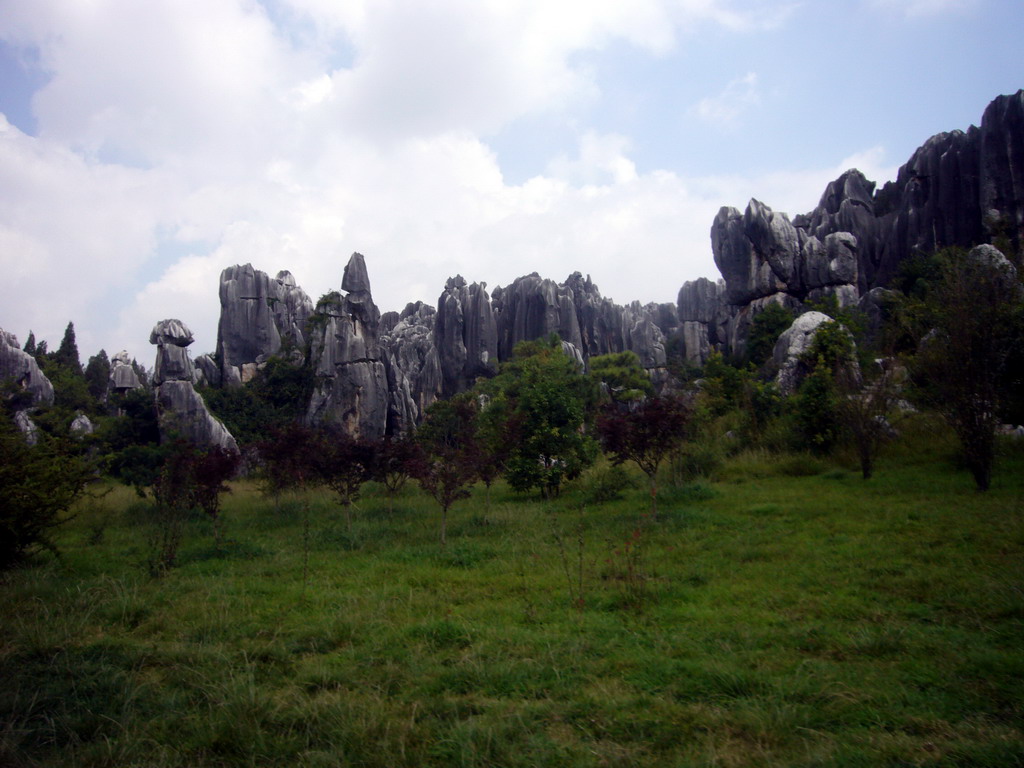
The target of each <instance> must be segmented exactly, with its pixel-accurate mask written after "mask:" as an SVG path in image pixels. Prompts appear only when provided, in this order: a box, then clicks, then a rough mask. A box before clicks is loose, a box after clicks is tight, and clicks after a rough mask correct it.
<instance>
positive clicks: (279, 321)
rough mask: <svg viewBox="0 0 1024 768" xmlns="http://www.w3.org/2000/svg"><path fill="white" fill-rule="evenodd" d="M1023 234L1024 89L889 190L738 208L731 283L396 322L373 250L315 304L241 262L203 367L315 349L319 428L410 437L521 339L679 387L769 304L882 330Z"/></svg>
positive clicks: (455, 295) (520, 287)
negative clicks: (800, 205) (930, 264)
mask: <svg viewBox="0 0 1024 768" xmlns="http://www.w3.org/2000/svg"><path fill="white" fill-rule="evenodd" d="M1022 227H1024V91H1020V92H1018V93H1016V94H1014V95H1012V96H1003V97H1000V98H998V99H996V100H995V101H993V102H992V104H991V105H989V107H988V109H987V110H986V111H985V114H984V116H983V119H982V121H981V126H980V127H979V128H975V127H971V128H969V129H968V130H967V131H966V132H964V131H953V132H951V133H942V134H938V135H937V136H934V137H932V138H931V139H929V140H928V141H927V142H925V144H924V145H923V146H922V147H921V148H920V149H918V150H917V151H916V152H915V153H914V154H913V156H912V157H911V158H910V160H909V161H908V162H907V163H906V164H905V165H904V166H903V167H902V168H901V169H900V171H899V173H898V175H897V178H896V180H895V181H892V182H889V183H887V184H886V185H885V186H884V187H882V188H881V189H878V190H876V188H875V184H874V182H871V181H869V180H867V179H866V178H865V177H864V175H863V174H862V173H860V171H857V170H850V171H847V172H846V173H844V174H842V175H841V176H840V177H839V178H837V179H836V180H834V181H833V182H831V183H830V184H828V186H827V187H826V189H825V191H824V193H823V194H822V196H821V199H820V201H819V203H818V205H817V206H816V207H815V208H814V209H813V210H812V211H811V212H809V213H806V214H801V215H798V216H795V217H793V218H790V217H789V216H788V215H787V214H785V213H782V212H779V211H774V210H773V209H772V208H771V207H770V206H768V205H766V204H765V203H762V202H760V201H758V200H751V201H750V202H749V203H748V205H747V206H746V208H745V209H744V210H743V211H742V212H740V211H739V210H738V209H736V208H731V207H724V208H722V209H721V210H720V211H719V212H718V215H717V216H716V217H715V219H714V221H713V223H712V226H711V247H712V252H713V255H714V259H715V264H716V265H717V267H718V268H719V270H720V272H721V279H719V280H717V281H712V280H708V279H706V278H701V279H699V280H695V281H692V282H688V283H686V284H684V285H683V286H682V288H681V289H680V291H679V296H678V302H677V304H676V305H675V306H673V305H671V304H668V305H657V304H648V305H645V306H642V305H640V304H639V303H637V302H634V303H632V304H629V305H626V306H622V305H618V304H615V303H614V302H612V301H611V300H610V299H607V298H604V297H603V296H602V295H601V293H600V291H599V290H598V288H597V286H596V285H594V284H593V282H592V281H591V280H590V278H589V277H584V276H583V275H582V274H581V273H579V272H575V273H573V274H571V275H569V277H568V278H566V280H565V282H562V283H558V282H555V281H554V280H551V279H547V278H542V277H541V276H540V275H538V274H537V273H533V274H530V275H526V276H523V277H520V278H518V279H516V280H514V281H513V282H512V283H511V284H510V285H508V286H505V287H497V288H495V289H494V290H493V291H492V292H491V293H490V294H488V291H487V286H486V284H485V283H470V282H468V281H467V280H466V279H464V278H463V277H462V276H460V275H456V276H455V277H453V278H450V279H449V280H448V281H447V283H446V284H445V286H444V290H443V291H442V292H441V295H440V296H439V298H438V302H437V309H436V310H435V309H434V308H433V307H430V306H428V305H425V304H422V303H416V304H410V305H409V306H407V307H406V308H405V310H403V311H402V312H401V313H396V312H389V313H387V314H385V315H384V316H383V317H381V315H380V312H379V311H378V309H377V306H376V305H375V304H374V302H373V298H372V296H371V294H370V281H369V276H368V274H367V268H366V262H365V260H364V258H363V257H362V256H361V255H359V254H353V256H352V257H351V259H350V260H349V262H348V265H347V266H346V267H345V272H344V277H343V280H342V286H341V288H342V290H341V292H340V293H332V294H328V296H326V297H324V299H322V300H321V303H320V304H319V305H318V306H317V307H316V309H315V310H314V308H313V307H312V303H311V302H310V301H309V298H308V297H307V296H306V294H305V293H304V292H303V291H302V290H301V289H300V288H299V287H298V286H296V285H295V281H294V279H293V278H292V277H291V275H290V274H289V273H287V272H281V273H279V274H278V276H277V277H276V278H273V279H272V278H269V277H268V276H267V275H265V274H263V273H262V272H259V271H258V270H254V269H253V268H252V267H251V266H250V265H245V266H235V267H230V268H228V269H225V270H224V272H223V273H222V275H221V285H220V296H221V321H220V326H219V333H218V346H217V356H216V358H210V359H204V358H200V360H199V361H197V366H198V367H199V369H200V370H201V372H202V376H201V379H202V380H205V381H206V382H209V383H211V384H214V385H216V383H217V382H216V381H215V379H217V378H218V377H219V378H220V379H221V380H222V381H223V383H224V385H232V384H238V383H240V382H244V381H246V380H248V379H249V378H251V376H252V375H254V373H255V371H256V370H257V368H258V366H259V364H260V363H261V362H262V361H264V360H265V359H266V358H267V357H268V356H269V355H273V354H279V353H280V351H281V350H282V349H285V348H288V347H290V348H291V349H292V352H291V355H292V357H293V359H294V360H295V362H296V364H301V363H302V361H303V356H302V352H303V351H305V350H308V352H309V360H308V364H310V365H312V366H313V367H314V369H315V371H316V373H317V376H318V381H319V383H318V385H317V388H316V391H315V393H314V395H313V398H312V401H311V402H310V403H309V408H308V411H307V419H308V421H309V422H311V423H320V422H328V421H329V422H335V423H339V424H342V425H343V426H344V427H345V428H346V429H348V431H349V432H351V433H353V434H357V435H361V436H365V437H370V438H375V437H380V436H382V435H384V434H393V433H399V432H403V431H406V430H408V429H409V428H411V427H412V426H413V425H415V424H417V423H419V421H420V420H421V419H422V417H423V412H424V410H425V409H426V408H427V407H428V406H429V405H430V403H432V402H433V401H434V400H435V399H436V398H438V397H448V396H451V395H453V394H455V393H457V392H460V391H463V390H465V389H466V388H468V387H470V386H472V384H473V382H474V381H475V380H476V379H477V378H479V377H481V376H489V375H491V374H492V373H493V372H494V371H495V370H496V366H497V363H498V361H500V360H504V359H508V357H509V356H510V355H511V354H512V350H513V348H514V347H515V345H516V344H517V343H519V342H520V341H524V340H533V339H537V338H542V337H546V336H549V335H550V334H552V333H557V334H558V335H559V336H560V337H561V338H562V340H563V342H564V344H565V348H566V351H567V353H568V354H570V355H572V356H574V357H577V358H578V359H580V360H584V361H585V360H587V359H589V358H590V357H593V356H595V355H602V354H607V353H611V352H621V351H624V350H632V351H633V352H635V353H636V354H637V355H638V356H639V358H640V360H641V362H642V364H643V366H644V367H645V368H646V369H647V370H648V372H649V373H650V375H651V377H652V379H653V380H654V381H655V382H656V383H658V384H661V383H664V382H666V380H667V378H668V374H667V368H666V363H667V352H666V347H667V342H668V340H669V339H671V338H674V339H676V340H677V342H676V343H681V347H682V351H683V354H684V355H685V357H686V358H687V359H688V360H689V361H691V362H693V363H702V362H703V361H704V360H706V359H707V356H708V354H710V352H711V350H713V349H720V350H723V351H725V352H730V353H741V352H742V351H743V348H744V345H745V343H746V339H747V335H748V333H749V329H750V325H751V322H752V321H753V319H754V318H755V317H756V315H757V314H758V313H759V312H761V311H763V310H764V309H765V308H766V307H768V306H770V305H771V304H779V305H782V306H784V307H786V308H788V309H790V310H792V311H793V312H794V313H795V314H797V313H800V312H803V311H805V309H806V306H805V305H806V304H807V303H808V302H813V301H815V300H819V299H822V298H825V297H834V298H835V300H836V301H837V303H838V304H839V305H840V306H850V305H853V304H858V305H859V306H860V307H861V308H862V309H863V310H864V311H865V313H866V314H867V315H868V317H869V318H872V319H873V321H874V322H875V323H877V322H878V321H879V319H880V317H881V311H882V306H883V305H884V303H885V301H884V300H885V295H886V292H885V289H884V288H882V287H881V286H883V285H884V284H885V283H886V282H887V281H888V280H889V279H891V277H892V276H893V275H894V274H895V273H896V271H897V269H898V268H899V264H900V263H901V262H902V261H903V260H904V259H906V258H908V257H909V256H911V255H913V254H915V253H927V252H930V251H932V250H933V249H935V248H937V247H943V246H947V245H963V246H967V245H973V244H975V243H977V242H979V241H981V240H984V239H991V238H994V237H1004V238H1009V239H1010V240H1011V242H1015V243H1019V242H1020V239H1021V236H1022ZM307 329H308V332H307ZM166 364H167V365H175V364H176V363H175V361H174V360H171V359H169V360H168V362H167V363H166Z"/></svg>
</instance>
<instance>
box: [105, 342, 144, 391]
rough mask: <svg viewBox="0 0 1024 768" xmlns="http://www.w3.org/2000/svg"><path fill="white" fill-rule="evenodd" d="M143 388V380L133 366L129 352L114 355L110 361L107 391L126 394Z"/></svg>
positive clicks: (123, 351) (122, 351) (124, 351)
mask: <svg viewBox="0 0 1024 768" xmlns="http://www.w3.org/2000/svg"><path fill="white" fill-rule="evenodd" d="M142 386H143V384H142V380H141V379H140V378H139V374H138V372H137V371H136V370H135V366H134V365H132V359H131V356H130V355H129V354H128V352H127V350H121V351H120V352H118V353H117V354H116V355H114V356H113V357H112V358H111V360H110V379H109V380H108V381H107V390H108V391H109V392H114V393H117V394H124V393H126V392H130V391H131V390H133V389H139V388H140V387H142Z"/></svg>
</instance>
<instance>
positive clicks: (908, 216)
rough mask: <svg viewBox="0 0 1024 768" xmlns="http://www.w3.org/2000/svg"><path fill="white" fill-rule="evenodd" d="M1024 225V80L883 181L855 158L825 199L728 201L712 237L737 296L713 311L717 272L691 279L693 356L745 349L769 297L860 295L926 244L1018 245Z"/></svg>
mask: <svg viewBox="0 0 1024 768" xmlns="http://www.w3.org/2000/svg"><path fill="white" fill-rule="evenodd" d="M1022 236H1024V90H1022V91H1018V92H1017V93H1015V94H1013V95H1011V96H1000V97H998V98H997V99H995V100H994V101H993V102H992V103H991V104H989V106H988V108H987V109H986V110H985V114H984V116H983V117H982V121H981V127H980V128H977V127H974V126H971V127H970V128H968V129H967V131H951V132H949V133H940V134H937V135H935V136H933V137H932V138H930V139H929V140H928V141H926V142H925V143H924V145H922V146H921V147H920V148H919V149H918V150H917V151H916V152H914V154H913V155H912V156H911V158H910V159H909V160H908V161H907V163H906V164H905V165H903V166H902V167H901V168H900V170H899V172H898V174H897V177H896V179H895V181H892V182H889V183H887V184H886V185H885V186H883V187H882V188H881V189H879V190H876V189H875V184H874V182H871V181H868V180H867V179H866V178H865V177H864V175H863V174H862V173H861V172H860V171H858V170H855V169H854V170H849V171H846V172H845V173H843V174H842V175H841V176H840V177H839V178H838V179H836V180H835V181H833V182H831V183H830V184H829V185H828V186H827V187H826V189H825V191H824V193H823V194H822V196H821V199H820V200H819V202H818V205H817V207H816V208H814V210H812V211H811V212H810V213H807V214H802V215H799V216H796V217H794V218H793V219H792V220H790V219H789V218H788V217H787V216H786V215H785V214H782V213H777V212H775V211H773V210H772V209H771V208H769V207H768V206H767V205H764V204H763V203H761V202H760V201H758V200H751V201H750V203H749V204H748V205H747V208H746V210H745V211H744V212H743V213H742V214H741V213H740V212H739V211H738V210H737V209H735V208H728V207H726V208H722V209H721V210H720V211H719V212H718V215H717V216H716V217H715V220H714V222H713V224H712V227H711V243H712V250H713V252H714V257H715V264H716V265H717V266H718V268H719V270H720V271H721V273H722V277H723V278H724V290H722V291H720V292H719V297H718V300H719V301H720V302H721V304H723V305H725V307H726V308H725V309H720V310H719V311H718V312H717V313H716V312H712V311H709V308H708V306H707V304H708V303H709V302H710V301H711V299H710V295H711V293H712V292H711V290H710V288H709V285H708V284H699V285H698V283H699V281H697V282H695V283H692V284H690V283H688V284H687V285H685V286H684V289H683V290H682V291H680V298H679V311H680V321H681V322H682V329H681V333H682V336H683V338H684V342H685V346H686V356H687V358H689V359H691V360H699V359H702V358H703V357H705V356H706V352H705V349H706V348H712V347H716V346H718V347H720V348H722V349H723V350H725V351H727V352H732V353H738V352H741V351H742V349H743V345H744V344H745V341H746V329H747V328H749V325H750V321H751V320H752V319H753V317H754V316H755V315H756V314H757V312H758V311H760V309H763V307H764V306H766V303H765V302H766V301H768V300H772V301H775V302H777V303H781V304H783V305H785V306H789V307H792V308H795V309H797V310H799V309H800V308H801V307H802V306H803V303H804V302H807V301H814V300H818V299H822V298H824V297H828V296H834V297H835V298H836V301H837V302H838V304H839V306H841V307H845V306H851V305H853V304H855V303H857V302H858V301H859V300H860V297H861V295H862V294H867V293H868V292H869V291H870V290H871V289H873V288H877V287H884V286H885V285H886V284H887V283H888V282H889V281H890V280H891V279H892V277H893V276H894V275H895V274H896V273H897V270H898V269H899V265H900V264H901V263H902V262H903V261H904V260H905V259H907V258H908V257H910V256H912V255H914V254H918V253H925V254H926V253H931V252H933V251H935V250H938V249H941V248H944V247H947V246H961V247H969V246H972V245H975V244H976V243H979V242H982V241H984V240H987V239H992V238H995V237H1001V238H1007V239H1008V240H1009V241H1010V242H1011V243H1012V244H1014V245H1018V244H1019V243H1020V242H1021V240H1022ZM876 298H877V296H876ZM723 316H724V317H725V318H726V319H725V320H724V322H723ZM691 323H698V324H699V325H688V324H691ZM723 331H724V333H723ZM705 339H706V343H707V347H705Z"/></svg>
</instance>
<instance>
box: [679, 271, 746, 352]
mask: <svg viewBox="0 0 1024 768" xmlns="http://www.w3.org/2000/svg"><path fill="white" fill-rule="evenodd" d="M676 306H677V307H678V312H679V331H678V333H679V334H680V336H681V338H682V340H683V355H684V357H685V358H686V360H687V361H688V362H690V363H693V364H695V365H703V364H704V363H705V361H707V359H708V355H709V354H711V350H712V349H713V348H715V347H721V346H722V345H724V344H725V342H726V340H727V338H728V334H729V332H728V327H729V320H730V318H731V317H732V315H733V314H734V312H733V310H732V307H731V306H730V305H729V304H727V303H726V302H725V281H724V280H719V281H718V282H712V281H711V280H708V279H707V278H706V277H701V278H698V279H696V280H692V281H689V282H686V283H683V287H682V288H680V289H679V299H678V301H677V303H676Z"/></svg>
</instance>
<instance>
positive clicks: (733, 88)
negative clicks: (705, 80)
mask: <svg viewBox="0 0 1024 768" xmlns="http://www.w3.org/2000/svg"><path fill="white" fill-rule="evenodd" d="M760 103H761V95H760V92H759V91H758V77H757V73H756V72H748V73H747V74H745V75H744V76H743V77H738V78H736V79H735V80H730V81H729V83H728V84H727V85H726V86H725V88H724V89H723V90H722V92H721V93H719V94H718V95H717V96H708V97H706V98H703V99H701V100H700V101H698V102H697V104H695V105H694V107H693V113H694V114H696V115H697V117H699V118H700V119H701V120H704V121H705V122H707V123H711V124H712V125H714V126H715V127H717V128H723V129H732V128H734V127H735V126H736V123H737V122H738V121H739V119H740V117H741V116H742V115H743V113H744V112H746V111H747V110H748V109H751V108H752V107H756V106H757V105H758V104H760Z"/></svg>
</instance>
